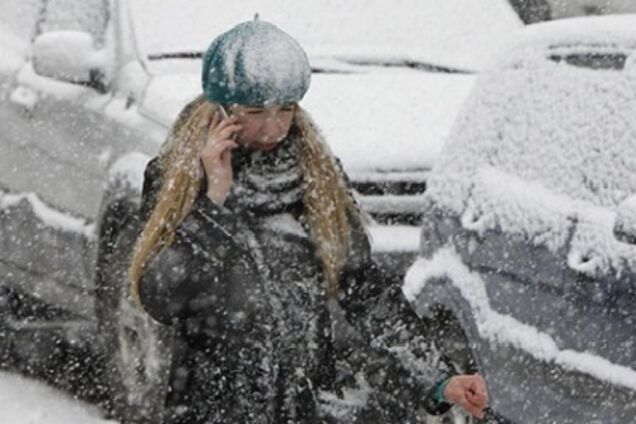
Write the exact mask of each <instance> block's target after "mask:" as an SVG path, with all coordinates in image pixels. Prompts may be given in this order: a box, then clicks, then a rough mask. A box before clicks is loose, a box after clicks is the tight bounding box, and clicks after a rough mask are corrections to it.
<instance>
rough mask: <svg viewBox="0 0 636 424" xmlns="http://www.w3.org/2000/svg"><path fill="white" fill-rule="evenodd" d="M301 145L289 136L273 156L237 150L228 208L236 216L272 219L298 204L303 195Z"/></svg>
mask: <svg viewBox="0 0 636 424" xmlns="http://www.w3.org/2000/svg"><path fill="white" fill-rule="evenodd" d="M299 142H300V140H298V138H297V137H295V136H291V135H290V136H289V137H287V138H286V139H285V140H283V141H282V142H281V145H280V146H278V148H276V150H273V151H270V152H265V151H250V150H247V149H242V148H238V149H236V150H234V152H232V168H233V171H234V183H233V184H232V188H231V189H230V193H229V195H228V197H227V199H226V205H227V206H228V207H229V208H230V209H232V210H233V211H234V212H237V213H241V212H252V213H255V214H257V215H269V214H274V213H277V212H281V211H284V210H289V207H290V206H292V205H296V204H298V202H300V201H301V200H302V194H303V186H302V181H303V180H302V177H303V172H302V167H301V164H300V157H299V156H300V146H299V144H298V143H299Z"/></svg>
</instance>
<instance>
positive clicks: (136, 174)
mask: <svg viewBox="0 0 636 424" xmlns="http://www.w3.org/2000/svg"><path fill="white" fill-rule="evenodd" d="M150 159H152V158H151V157H150V156H148V155H145V154H143V153H140V152H132V153H129V154H127V155H124V156H122V157H120V158H119V159H117V160H116V161H115V163H113V165H112V166H111V167H110V169H109V170H108V181H109V183H111V184H112V182H114V181H125V182H126V183H128V184H129V186H130V188H131V189H133V190H135V191H137V192H139V193H141V189H142V188H143V185H144V171H145V169H146V165H147V164H148V162H149V161H150Z"/></svg>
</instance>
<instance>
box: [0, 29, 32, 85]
mask: <svg viewBox="0 0 636 424" xmlns="http://www.w3.org/2000/svg"><path fill="white" fill-rule="evenodd" d="M26 56H27V43H26V42H25V41H23V40H20V39H19V38H18V37H16V36H15V35H14V34H12V33H11V32H9V31H7V30H6V29H5V28H3V27H1V26H0V57H2V60H0V74H11V73H13V72H15V71H17V70H18V69H20V67H21V66H22V65H23V64H24V62H25V61H26Z"/></svg>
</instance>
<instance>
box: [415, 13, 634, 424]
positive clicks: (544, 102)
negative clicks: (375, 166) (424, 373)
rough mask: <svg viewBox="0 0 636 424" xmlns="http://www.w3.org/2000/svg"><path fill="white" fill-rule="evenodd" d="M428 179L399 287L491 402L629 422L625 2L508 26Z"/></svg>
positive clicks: (559, 416) (562, 417) (630, 66)
mask: <svg viewBox="0 0 636 424" xmlns="http://www.w3.org/2000/svg"><path fill="white" fill-rule="evenodd" d="M428 182H429V187H428V189H427V192H426V194H425V198H426V207H425V214H424V216H425V219H424V223H423V227H422V233H421V246H420V257H419V258H418V259H417V260H416V261H415V263H414V264H413V265H412V266H411V268H410V269H409V270H408V272H407V275H406V279H405V283H404V287H403V289H404V291H405V293H406V294H407V297H409V298H410V299H412V301H413V303H414V305H416V308H417V311H418V313H419V314H421V315H423V316H425V315H435V314H440V316H445V317H447V319H448V323H449V325H450V326H451V327H445V328H444V329H443V331H444V334H443V337H442V339H443V340H444V341H445V342H446V343H449V344H450V345H451V347H449V349H451V348H452V349H454V350H455V351H456V361H457V362H458V363H460V364H463V366H464V367H466V368H467V369H472V370H480V371H481V372H482V373H483V374H484V375H485V378H486V380H487V384H488V387H489V392H490V397H491V401H492V405H493V407H494V408H495V409H496V410H497V411H498V413H500V414H501V415H502V416H503V417H504V418H506V419H508V420H510V421H511V422H517V423H547V422H550V423H582V422H587V423H592V422H593V423H626V422H636V332H635V331H634V328H635V324H636V244H635V243H634V242H635V241H636V237H634V236H636V225H635V222H636V208H635V204H636V15H635V16H630V15H626V16H621V17H618V16H608V17H593V18H592V17H590V18H577V19H571V20H564V21H554V22H550V23H541V24H536V25H530V26H528V27H526V28H524V29H523V30H521V32H520V34H519V37H518V38H516V39H515V41H514V42H513V43H512V45H511V46H510V48H509V49H508V50H506V52H505V53H504V54H503V55H502V57H501V59H500V60H499V61H497V62H495V64H494V65H493V66H492V68H491V69H490V70H487V71H484V72H482V73H481V74H480V75H479V77H478V80H477V82H476V84H475V89H474V91H473V92H472V93H471V95H470V96H469V99H468V100H467V101H466V103H465V106H464V107H463V110H462V112H461V113H460V116H459V117H458V119H457V121H456V123H455V125H454V128H453V130H452V131H451V135H450V137H449V139H448V140H447V143H446V144H445V146H444V149H443V151H442V153H441V155H440V157H439V159H438V162H437V163H436V165H435V166H434V168H433V170H432V172H431V175H430V176H429V179H428ZM451 328H453V329H451Z"/></svg>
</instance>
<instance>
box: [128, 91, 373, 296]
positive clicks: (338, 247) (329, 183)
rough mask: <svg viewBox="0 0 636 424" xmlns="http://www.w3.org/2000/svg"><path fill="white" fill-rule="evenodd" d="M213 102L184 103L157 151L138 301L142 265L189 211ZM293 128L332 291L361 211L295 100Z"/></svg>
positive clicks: (137, 261)
mask: <svg viewBox="0 0 636 424" xmlns="http://www.w3.org/2000/svg"><path fill="white" fill-rule="evenodd" d="M217 108H218V106H217V105H216V104H214V103H211V102H209V101H207V100H206V99H205V97H204V96H199V97H197V98H195V99H194V100H192V101H191V102H190V103H188V104H187V105H186V106H185V107H184V108H183V110H182V111H181V113H180V114H179V116H178V118H177V120H176V121H175V123H174V125H173V127H172V129H171V131H170V133H169V135H168V138H167V140H166V142H165V143H164V145H163V146H162V149H161V151H160V153H159V167H160V169H161V188H160V189H159V192H158V194H157V196H156V199H155V205H154V207H153V208H152V212H151V214H150V217H149V218H148V221H147V222H146V224H145V226H144V228H143V230H142V232H141V234H140V235H139V237H138V238H137V242H136V244H135V248H134V251H133V255H132V259H131V262H130V267H129V277H130V281H131V292H132V295H133V298H134V299H135V301H136V302H137V303H138V304H140V302H139V279H140V277H141V274H142V272H143V269H144V266H145V265H146V264H147V263H148V261H149V260H150V259H151V258H152V257H153V256H154V255H156V254H157V253H159V251H161V249H162V248H164V247H166V246H168V245H170V244H171V243H172V242H173V241H174V237H175V230H176V228H177V227H178V226H179V224H180V223H181V222H182V221H183V220H184V219H185V217H186V216H187V215H188V213H189V212H190V210H191V208H192V205H193V204H194V202H195V200H196V197H197V195H198V193H199V190H200V187H201V185H202V184H203V183H204V181H205V180H204V178H205V171H204V169H203V167H202V165H201V162H200V160H199V152H200V151H201V149H202V148H203V145H204V143H205V140H206V132H207V127H208V125H209V122H210V118H211V117H212V116H213V114H214V112H215V111H216V110H217ZM292 130H295V131H298V132H299V135H300V137H299V142H300V143H301V149H300V151H301V158H300V159H301V165H302V168H303V181H304V198H303V200H304V205H305V217H306V218H307V221H308V223H309V226H310V229H311V236H312V239H313V241H314V243H315V245H316V248H317V251H318V254H319V257H320V259H321V262H322V268H323V271H324V274H325V277H326V280H327V284H328V287H327V289H328V292H329V294H330V295H331V296H335V295H336V293H337V290H338V281H339V279H340V273H341V271H342V268H343V266H344V265H345V263H346V261H347V257H348V254H349V251H350V249H351V239H352V226H354V225H359V226H362V225H363V224H362V219H361V216H360V211H359V209H358V207H357V205H356V203H355V201H354V199H353V197H352V196H351V193H350V191H349V190H348V188H347V185H346V182H345V180H344V176H343V174H342V171H341V169H340V168H339V166H338V165H337V164H336V162H335V159H334V157H333V155H332V154H331V152H330V150H329V148H328V146H327V145H326V143H325V142H324V139H323V137H322V135H321V134H320V132H319V131H318V129H317V127H316V125H315V124H314V123H313V122H312V120H311V118H310V117H309V116H308V114H307V113H306V112H305V111H304V110H302V109H301V108H300V107H299V106H296V108H295V112H294V120H293V124H292Z"/></svg>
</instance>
